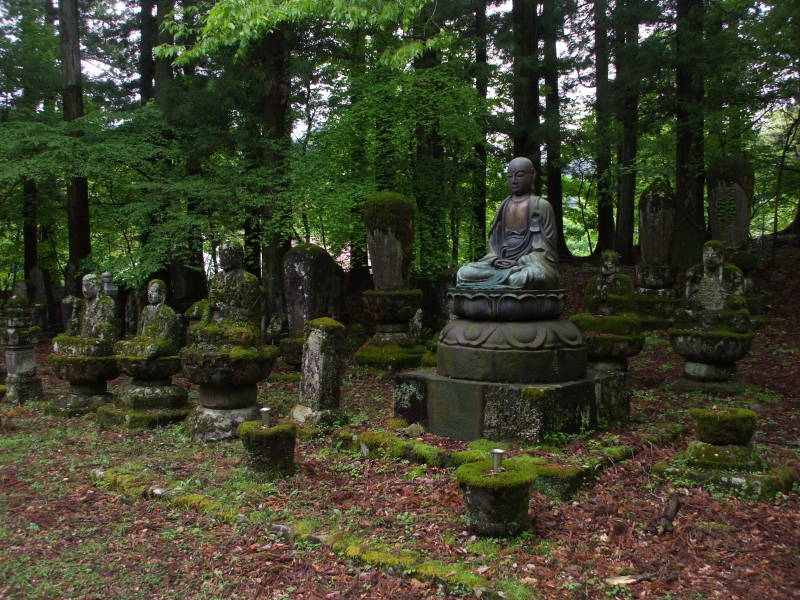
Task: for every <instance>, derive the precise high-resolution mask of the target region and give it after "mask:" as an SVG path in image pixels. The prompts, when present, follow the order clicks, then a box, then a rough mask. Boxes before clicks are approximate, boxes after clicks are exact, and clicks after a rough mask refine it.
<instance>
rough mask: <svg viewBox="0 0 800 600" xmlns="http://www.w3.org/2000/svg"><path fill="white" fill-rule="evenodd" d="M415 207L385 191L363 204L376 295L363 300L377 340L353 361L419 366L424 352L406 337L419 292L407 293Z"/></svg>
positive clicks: (419, 299)
mask: <svg viewBox="0 0 800 600" xmlns="http://www.w3.org/2000/svg"><path fill="white" fill-rule="evenodd" d="M415 212H416V207H415V206H414V203H413V202H412V201H411V200H409V199H408V198H406V197H404V196H402V195H401V194H396V193H393V192H383V193H380V194H376V195H375V196H373V197H372V198H370V199H368V200H367V202H366V203H365V205H364V224H365V225H366V228H367V248H368V251H369V258H370V262H371V264H372V275H373V281H374V282H375V289H374V290H367V291H366V292H364V293H363V295H362V298H363V300H364V304H365V305H366V308H367V311H368V312H369V313H370V314H371V316H372V318H373V319H374V321H375V335H374V336H373V338H372V339H371V340H370V341H369V342H367V344H366V345H365V346H364V347H363V348H361V349H360V350H359V351H358V352H356V355H355V361H356V363H358V364H361V365H369V366H373V367H378V368H381V369H389V368H391V369H404V368H409V367H414V366H419V364H420V361H421V360H422V355H423V354H424V353H425V347H424V346H422V345H421V344H419V341H418V340H415V339H413V338H412V337H411V336H410V334H409V321H410V320H411V319H412V317H413V316H414V314H415V313H416V312H417V309H419V308H420V306H421V305H422V290H419V289H409V281H410V274H411V258H412V252H413V246H414V218H415Z"/></svg>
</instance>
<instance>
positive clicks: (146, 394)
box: [97, 279, 190, 428]
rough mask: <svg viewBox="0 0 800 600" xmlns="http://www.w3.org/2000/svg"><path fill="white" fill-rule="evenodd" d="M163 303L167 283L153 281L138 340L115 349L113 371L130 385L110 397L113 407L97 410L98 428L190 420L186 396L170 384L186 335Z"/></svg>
mask: <svg viewBox="0 0 800 600" xmlns="http://www.w3.org/2000/svg"><path fill="white" fill-rule="evenodd" d="M166 297H167V285H166V283H164V282H163V281H161V280H160V279H153V280H152V281H151V282H150V283H149V284H148V286H147V302H148V305H147V306H145V307H144V308H143V309H142V313H141V316H140V317H139V320H138V322H139V324H138V331H137V334H136V336H135V337H134V338H132V339H130V340H123V341H119V342H117V343H116V344H114V353H115V354H116V355H117V366H118V367H119V370H120V371H122V372H123V373H125V374H126V375H128V376H130V377H131V380H130V382H129V383H128V384H127V385H126V386H125V387H123V388H120V389H119V390H117V391H116V392H115V393H114V405H110V404H109V405H106V406H101V407H100V408H99V409H98V411H97V413H98V419H99V420H100V421H101V422H103V423H106V424H113V425H121V426H126V427H130V428H147V427H157V426H159V425H167V424H169V423H174V422H177V421H182V420H183V419H185V418H186V416H187V415H188V414H189V410H190V409H189V407H188V406H187V399H188V394H187V392H186V390H185V389H184V388H182V387H180V386H177V385H175V384H173V383H172V380H171V378H172V375H174V374H175V373H177V372H178V371H180V369H181V361H180V357H179V356H178V352H179V351H180V349H181V348H182V347H183V345H184V343H185V342H186V333H185V331H184V328H183V324H182V323H181V318H180V316H179V315H178V314H176V313H175V311H174V310H172V308H170V307H169V306H167V305H166V304H165V300H166Z"/></svg>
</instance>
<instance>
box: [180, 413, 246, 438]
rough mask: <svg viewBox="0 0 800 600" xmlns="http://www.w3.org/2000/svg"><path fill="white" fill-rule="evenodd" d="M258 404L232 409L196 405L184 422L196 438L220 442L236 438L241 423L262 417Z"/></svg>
mask: <svg viewBox="0 0 800 600" xmlns="http://www.w3.org/2000/svg"><path fill="white" fill-rule="evenodd" d="M258 409H259V407H258V406H250V407H247V408H237V409H231V410H224V409H214V408H205V407H203V406H197V407H195V408H194V409H193V410H192V412H191V413H190V414H189V416H188V417H187V418H186V421H185V422H184V427H185V428H186V430H187V431H188V432H189V434H190V435H191V436H192V439H194V440H200V441H204V442H218V441H220V440H229V439H232V438H235V437H236V436H237V435H238V434H237V429H238V428H239V425H241V424H242V423H244V422H245V421H257V420H258V419H259V418H260V416H261V415H260V413H259V412H258Z"/></svg>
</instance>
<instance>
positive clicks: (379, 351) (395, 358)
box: [354, 339, 425, 371]
mask: <svg viewBox="0 0 800 600" xmlns="http://www.w3.org/2000/svg"><path fill="white" fill-rule="evenodd" d="M424 354H425V346H423V345H422V344H399V343H392V342H381V341H378V340H374V339H373V340H370V341H369V342H367V343H366V344H365V345H364V346H362V347H361V348H360V349H359V350H358V352H356V354H355V357H354V360H355V363H356V364H357V365H364V366H368V367H375V368H378V369H384V370H390V369H391V370H393V371H400V370H403V369H413V368H415V367H419V365H420V363H421V362H422V357H423V355H424Z"/></svg>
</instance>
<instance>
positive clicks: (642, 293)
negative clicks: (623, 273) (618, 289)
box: [636, 178, 677, 329]
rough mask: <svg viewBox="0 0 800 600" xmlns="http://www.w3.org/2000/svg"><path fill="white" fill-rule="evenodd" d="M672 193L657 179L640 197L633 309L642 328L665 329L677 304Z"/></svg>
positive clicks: (667, 184) (667, 183)
mask: <svg viewBox="0 0 800 600" xmlns="http://www.w3.org/2000/svg"><path fill="white" fill-rule="evenodd" d="M674 223H675V193H674V192H673V190H672V188H671V187H670V184H669V181H667V180H666V179H663V178H659V179H656V180H655V181H654V182H653V183H652V184H650V186H649V187H648V188H647V189H646V190H645V191H644V192H643V193H642V196H641V198H640V200H639V247H640V249H641V253H642V262H640V263H639V264H638V265H636V287H637V289H636V310H637V312H638V313H639V317H640V320H641V324H642V328H643V329H664V328H666V327H668V326H669V325H671V323H672V313H673V312H674V310H675V307H676V306H677V296H676V293H675V289H674V287H673V286H674V285H675V276H676V270H675V268H674V267H672V266H670V255H671V248H672V228H673V226H674Z"/></svg>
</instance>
